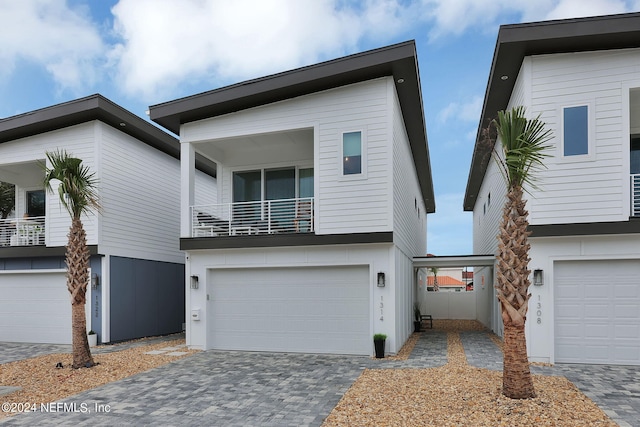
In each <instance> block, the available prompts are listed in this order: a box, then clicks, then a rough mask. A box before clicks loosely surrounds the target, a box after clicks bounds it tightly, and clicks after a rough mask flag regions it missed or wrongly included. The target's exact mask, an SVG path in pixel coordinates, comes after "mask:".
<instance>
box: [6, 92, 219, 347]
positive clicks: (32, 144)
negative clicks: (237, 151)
mask: <svg viewBox="0 0 640 427" xmlns="http://www.w3.org/2000/svg"><path fill="white" fill-rule="evenodd" d="M58 149H64V150H66V151H67V152H68V153H70V154H72V155H73V156H75V157H78V158H81V159H82V161H83V164H85V165H87V166H88V167H89V168H90V169H91V171H93V172H95V174H96V177H97V179H98V194H99V201H100V204H101V206H102V209H101V210H100V211H98V212H93V214H91V215H88V216H86V217H84V218H82V219H83V223H84V227H85V229H86V232H87V243H88V245H89V248H90V253H91V259H90V265H91V284H90V286H88V290H87V307H86V308H87V320H88V322H87V327H88V328H90V329H93V330H94V331H96V332H97V333H98V335H99V339H100V341H101V342H114V341H121V340H126V339H132V338H138V337H144V336H151V335H161V334H168V333H173V332H180V331H182V328H183V323H184V318H185V310H184V255H183V253H182V252H181V251H180V247H179V240H178V239H179V235H180V233H179V224H180V203H179V200H180V161H179V155H180V147H179V143H178V140H177V139H176V138H174V137H173V136H170V135H169V134H167V133H166V132H164V131H162V130H160V129H159V128H157V127H156V126H154V125H153V124H151V123H149V122H147V121H145V120H143V119H142V118H140V117H138V116H136V115H134V114H132V113H130V112H129V111H127V110H125V109H123V108H121V107H120V106H118V105H116V104H114V103H113V102H111V101H109V100H108V99H106V98H104V97H102V96H100V95H92V96H88V97H86V98H82V99H77V100H74V101H71V102H67V103H64V104H59V105H54V106H51V107H47V108H44V109H41V110H36V111H32V112H29V113H25V114H21V115H18V116H14V117H9V118H5V119H0V181H4V182H8V183H12V184H14V185H15V207H14V212H13V214H12V215H11V217H10V218H7V219H4V220H0V295H2V297H1V298H0V341H9V342H30V343H56V344H68V343H71V303H70V299H69V292H68V291H67V288H66V277H65V272H66V265H65V261H64V253H65V245H66V243H67V233H68V230H69V225H70V223H71V221H70V218H69V214H68V212H67V211H66V210H65V209H64V207H62V205H61V204H60V201H59V198H58V195H57V193H56V194H50V193H47V192H45V190H44V185H43V180H44V170H43V164H44V163H45V161H46V156H45V152H47V151H55V150H58ZM198 166H199V169H201V170H199V171H198V173H197V179H198V184H199V189H200V193H199V194H200V196H199V197H200V199H199V201H200V203H209V202H211V201H213V200H215V199H216V191H217V188H216V182H215V178H213V177H212V176H213V175H215V165H213V164H211V163H207V162H206V161H205V160H204V159H201V160H200V161H199V162H198Z"/></svg>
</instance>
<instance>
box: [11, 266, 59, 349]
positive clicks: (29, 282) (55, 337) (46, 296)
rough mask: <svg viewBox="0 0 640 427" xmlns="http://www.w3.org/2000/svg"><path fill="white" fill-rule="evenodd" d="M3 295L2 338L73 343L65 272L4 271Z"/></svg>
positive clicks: (13, 340)
mask: <svg viewBox="0 0 640 427" xmlns="http://www.w3.org/2000/svg"><path fill="white" fill-rule="evenodd" d="M0 295H2V301H1V302H0V341H7V342H26V343H53V344H71V303H70V300H69V292H68V291H67V286H66V277H65V274H64V273H62V272H59V273H58V272H36V273H2V274H0Z"/></svg>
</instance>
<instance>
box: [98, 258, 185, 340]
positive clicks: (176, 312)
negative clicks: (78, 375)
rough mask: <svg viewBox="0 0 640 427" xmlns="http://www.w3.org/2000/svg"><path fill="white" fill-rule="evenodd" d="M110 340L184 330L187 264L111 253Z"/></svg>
mask: <svg viewBox="0 0 640 427" xmlns="http://www.w3.org/2000/svg"><path fill="white" fill-rule="evenodd" d="M110 279H111V285H110V286H111V313H110V318H111V341H123V340H128V339H134V338H141V337H147V336H155V335H165V334H170V333H175V332H180V331H182V323H184V321H185V308H184V307H185V289H184V265H183V264H177V263H168V262H159V261H149V260H141V259H134V258H125V257H117V256H112V257H111V272H110Z"/></svg>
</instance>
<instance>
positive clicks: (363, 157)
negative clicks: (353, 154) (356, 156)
mask: <svg viewBox="0 0 640 427" xmlns="http://www.w3.org/2000/svg"><path fill="white" fill-rule="evenodd" d="M354 132H360V162H361V164H360V173H356V174H350V175H345V173H344V164H343V159H344V135H345V134H346V133H354ZM366 147H367V136H366V133H365V131H364V129H349V130H343V131H342V132H340V140H339V142H338V168H339V169H338V170H339V171H340V180H341V181H342V180H344V181H352V180H355V181H357V180H362V179H366V178H367V150H366Z"/></svg>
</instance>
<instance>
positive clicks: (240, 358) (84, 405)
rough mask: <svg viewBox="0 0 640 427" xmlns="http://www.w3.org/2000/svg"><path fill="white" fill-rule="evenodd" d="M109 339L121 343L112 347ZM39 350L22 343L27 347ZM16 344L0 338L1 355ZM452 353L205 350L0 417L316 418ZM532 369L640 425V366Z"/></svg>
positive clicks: (20, 421) (425, 347) (68, 421)
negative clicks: (389, 377) (397, 357)
mask: <svg viewBox="0 0 640 427" xmlns="http://www.w3.org/2000/svg"><path fill="white" fill-rule="evenodd" d="M460 337H461V340H462V344H463V346H464V349H465V353H466V356H467V361H468V363H469V364H470V365H472V366H475V367H481V368H487V369H494V370H501V369H502V353H501V352H500V350H499V348H498V347H497V346H496V345H495V344H494V343H493V341H491V339H490V338H489V335H488V334H487V333H484V332H461V333H460ZM173 338H175V336H174V337H173ZM173 338H171V339H173ZM145 344H148V342H146V343H145ZM125 345H141V344H125ZM110 348H111V351H112V350H113V349H115V348H116V347H115V346H110V347H105V349H110ZM121 348H122V347H121ZM41 350H42V349H37V348H34V347H28V345H25V348H24V352H23V356H25V357H26V355H28V354H31V353H30V352H34V351H35V352H39V351H41ZM102 351H109V350H102ZM19 353H20V351H19V349H18V348H17V347H15V346H14V347H10V348H7V347H5V346H4V345H3V344H0V360H6V359H8V358H9V357H10V356H11V355H13V356H12V357H16V355H18V354H19ZM40 354H41V353H40ZM446 362H447V338H446V332H443V331H429V332H426V333H423V334H422V335H421V337H420V340H419V341H418V343H417V344H416V347H415V348H414V350H413V352H412V354H411V356H410V357H409V359H408V360H405V361H390V360H385V361H380V360H372V359H370V358H368V357H355V356H333V355H313V354H286V353H250V352H233V351H225V352H222V351H206V352H201V353H197V354H195V355H193V356H190V357H187V358H184V359H180V360H177V361H175V362H172V363H170V364H168V365H165V366H162V367H159V368H156V369H153V370H151V371H148V372H145V373H142V374H139V375H136V376H134V377H131V378H128V379H124V380H121V381H116V382H113V383H111V384H107V385H104V386H101V387H98V388H96V389H93V390H89V391H86V392H83V393H80V394H78V395H75V396H73V397H71V398H68V399H65V400H63V401H61V402H59V405H58V407H57V408H56V409H59V412H57V413H51V412H49V413H42V412H36V413H29V414H22V415H18V416H14V417H10V418H5V419H2V420H0V424H3V425H16V426H18V425H19V426H31V425H63V426H81V425H87V426H89V425H91V426H97V425H105V426H106V425H141V424H143V425H163V426H165V425H166V426H171V425H175V426H181V427H183V426H191V425H193V426H195V425H221V426H319V425H321V424H322V422H323V420H324V418H325V417H326V416H327V415H328V414H329V413H330V412H331V410H332V409H333V408H334V406H335V405H336V404H337V403H338V401H339V400H340V398H341V397H342V395H343V394H344V393H345V391H346V390H347V389H348V388H349V387H350V386H351V384H353V382H354V381H355V380H356V379H357V378H358V376H359V375H360V373H361V372H362V370H364V369H365V368H388V369H394V368H402V367H416V368H428V367H436V366H442V365H444V364H446ZM0 369H1V367H0ZM532 371H533V372H534V373H541V374H545V375H564V376H566V377H567V378H569V380H571V381H572V382H573V383H574V384H575V385H576V386H577V387H578V388H579V389H580V390H581V391H582V392H583V393H585V394H586V395H587V396H589V397H590V398H591V399H592V400H594V401H595V402H596V404H598V406H600V407H601V408H602V409H603V410H605V411H606V412H607V414H608V415H609V416H610V417H611V418H612V419H613V420H614V421H616V422H617V423H618V424H619V425H620V426H623V427H628V426H640V422H639V421H638V420H640V367H619V366H591V365H557V366H554V367H534V368H533V369H532ZM64 404H66V407H65V406H64Z"/></svg>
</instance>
